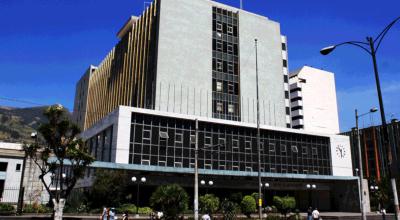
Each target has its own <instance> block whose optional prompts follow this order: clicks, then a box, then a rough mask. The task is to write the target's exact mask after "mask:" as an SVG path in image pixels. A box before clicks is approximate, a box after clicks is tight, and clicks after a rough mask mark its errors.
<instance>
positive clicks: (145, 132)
mask: <svg viewBox="0 0 400 220" xmlns="http://www.w3.org/2000/svg"><path fill="white" fill-rule="evenodd" d="M143 129H145V128H143ZM150 138H151V130H150V129H149V130H143V139H144V140H150Z"/></svg>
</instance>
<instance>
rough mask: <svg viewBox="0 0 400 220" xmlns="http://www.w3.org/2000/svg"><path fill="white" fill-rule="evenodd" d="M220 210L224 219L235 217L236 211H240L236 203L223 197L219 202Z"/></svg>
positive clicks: (228, 219)
mask: <svg viewBox="0 0 400 220" xmlns="http://www.w3.org/2000/svg"><path fill="white" fill-rule="evenodd" d="M221 211H222V214H223V215H224V219H225V220H233V219H235V217H236V213H238V212H240V208H239V205H237V204H236V203H234V202H232V201H230V200H228V199H225V200H224V201H223V202H222V203H221Z"/></svg>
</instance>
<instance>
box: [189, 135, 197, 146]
mask: <svg viewBox="0 0 400 220" xmlns="http://www.w3.org/2000/svg"><path fill="white" fill-rule="evenodd" d="M190 143H191V144H195V143H196V135H193V134H191V135H190Z"/></svg>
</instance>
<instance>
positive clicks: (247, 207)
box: [240, 195, 257, 218]
mask: <svg viewBox="0 0 400 220" xmlns="http://www.w3.org/2000/svg"><path fill="white" fill-rule="evenodd" d="M240 207H241V208H242V212H243V214H245V215H246V216H247V217H248V218H250V215H251V213H254V212H255V211H256V209H257V208H256V200H255V199H254V198H253V196H250V195H247V196H245V197H243V200H242V202H241V203H240Z"/></svg>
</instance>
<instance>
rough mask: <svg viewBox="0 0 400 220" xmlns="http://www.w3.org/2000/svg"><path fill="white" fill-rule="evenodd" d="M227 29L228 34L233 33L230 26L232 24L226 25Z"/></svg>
mask: <svg viewBox="0 0 400 220" xmlns="http://www.w3.org/2000/svg"><path fill="white" fill-rule="evenodd" d="M227 31H228V34H233V27H232V25H228V28H227Z"/></svg>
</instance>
